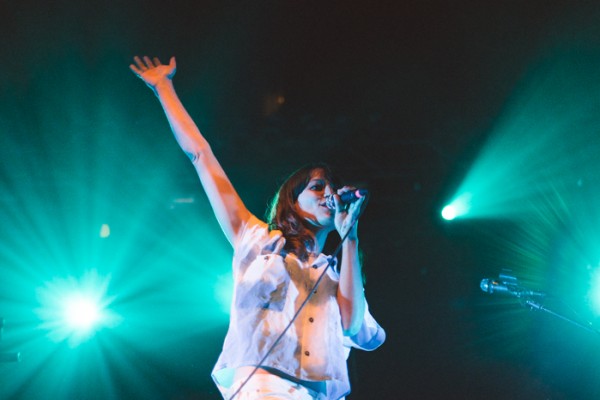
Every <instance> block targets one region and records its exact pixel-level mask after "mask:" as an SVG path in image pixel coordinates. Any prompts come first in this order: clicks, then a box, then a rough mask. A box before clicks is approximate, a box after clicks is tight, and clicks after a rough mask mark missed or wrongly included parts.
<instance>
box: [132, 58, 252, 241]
mask: <svg viewBox="0 0 600 400" xmlns="http://www.w3.org/2000/svg"><path fill="white" fill-rule="evenodd" d="M134 62H135V64H131V65H130V68H131V70H132V71H133V72H134V73H135V74H136V75H137V76H138V77H139V78H140V79H141V80H143V81H144V82H145V83H146V84H147V85H148V86H149V87H150V88H151V89H152V90H153V91H154V93H155V94H156V96H157V97H158V99H159V101H160V104H161V105H162V108H163V110H164V112H165V114H166V116H167V119H168V121H169V124H170V125H171V129H172V130H173V134H174V135H175V139H177V143H179V146H180V147H181V149H182V150H183V151H184V152H185V154H186V155H187V156H188V157H189V158H190V160H191V161H192V164H193V165H194V168H196V171H197V173H198V176H199V177H200V182H201V183H202V186H203V188H204V191H205V192H206V195H207V196H208V200H209V201H210V204H211V206H212V209H213V211H214V213H215V216H216V217H217V220H218V221H219V224H220V225H221V228H222V229H223V232H224V233H225V236H226V237H227V239H228V240H229V242H230V243H232V244H234V243H235V241H236V238H237V235H238V233H239V232H240V229H241V227H242V226H243V224H244V223H245V222H246V221H247V220H248V219H249V217H250V212H249V211H248V209H247V208H246V206H245V205H244V203H243V202H242V200H241V199H240V197H239V195H238V194H237V192H236V191H235V189H234V187H233V185H232V184H231V182H230V181H229V178H228V177H227V175H226V174H225V171H223V168H222V167H221V164H219V161H218V160H217V158H216V157H215V156H214V154H213V152H212V150H211V148H210V145H209V144H208V142H207V141H206V139H205V138H204V136H202V134H201V133H200V130H199V129H198V127H197V126H196V124H195V123H194V121H193V120H192V118H191V117H190V115H189V114H188V113H187V111H186V109H185V107H184V106H183V104H182V103H181V101H180V100H179V97H178V96H177V93H176V92H175V88H174V86H173V76H174V75H175V71H176V64H175V57H172V58H171V60H170V61H169V64H168V65H163V64H162V63H161V62H160V60H159V59H158V58H153V59H150V58H149V57H146V56H144V57H143V58H139V57H137V56H136V57H135V58H134Z"/></svg>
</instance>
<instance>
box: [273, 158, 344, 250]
mask: <svg viewBox="0 0 600 400" xmlns="http://www.w3.org/2000/svg"><path fill="white" fill-rule="evenodd" d="M315 170H321V171H323V175H324V178H325V180H326V181H327V183H328V184H330V185H331V186H332V188H334V187H335V183H336V179H335V178H334V176H333V174H332V172H331V169H330V168H329V166H328V165H327V164H324V163H315V164H308V165H305V166H303V167H301V168H300V169H298V170H296V171H295V172H293V173H292V174H291V175H290V176H289V177H288V178H287V179H286V180H285V181H284V182H283V184H282V185H281V186H280V187H279V190H278V191H277V193H276V194H275V197H274V198H273V201H272V202H271V205H270V206H269V208H268V209H267V222H268V223H269V229H270V230H274V229H278V230H280V231H282V233H283V236H284V237H285V239H286V243H285V247H284V250H286V251H288V252H290V253H294V254H295V255H296V256H297V257H298V258H300V259H301V260H303V261H306V260H307V259H308V256H309V253H310V251H311V250H312V249H313V248H314V246H315V237H314V235H313V233H312V232H311V230H310V229H309V226H308V223H307V222H306V221H305V220H304V218H302V217H301V216H300V215H299V214H298V213H297V212H296V208H295V206H296V202H297V201H298V196H299V195H300V193H302V191H303V190H304V189H305V188H306V185H308V182H310V179H311V176H312V173H313V172H314V171H315Z"/></svg>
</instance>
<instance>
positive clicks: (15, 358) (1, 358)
mask: <svg viewBox="0 0 600 400" xmlns="http://www.w3.org/2000/svg"><path fill="white" fill-rule="evenodd" d="M3 329H4V318H0V340H2V330H3ZM19 361H21V353H19V352H13V353H5V352H0V363H9V362H19Z"/></svg>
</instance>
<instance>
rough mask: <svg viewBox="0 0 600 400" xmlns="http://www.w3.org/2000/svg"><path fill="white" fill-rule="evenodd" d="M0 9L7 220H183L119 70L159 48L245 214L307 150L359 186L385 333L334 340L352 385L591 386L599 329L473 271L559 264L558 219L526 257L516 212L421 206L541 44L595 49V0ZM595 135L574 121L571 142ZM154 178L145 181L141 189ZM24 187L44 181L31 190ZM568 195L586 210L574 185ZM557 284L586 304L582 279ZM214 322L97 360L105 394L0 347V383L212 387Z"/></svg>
mask: <svg viewBox="0 0 600 400" xmlns="http://www.w3.org/2000/svg"><path fill="white" fill-rule="evenodd" d="M0 19H1V21H2V23H1V24H0V38H1V39H0V53H1V54H2V55H3V57H2V58H3V59H2V61H1V63H0V74H1V82H0V90H1V99H2V107H1V108H0V124H1V125H0V126H1V127H2V128H1V129H2V132H1V135H2V143H1V145H2V148H1V149H0V155H1V157H2V158H1V160H0V163H1V168H0V179H1V182H3V185H2V186H3V188H2V189H1V190H2V192H1V193H2V199H1V201H2V204H3V206H2V207H3V210H4V211H3V213H4V214H5V215H4V217H3V218H4V220H5V221H9V220H12V219H14V218H16V217H14V215H19V214H20V213H25V214H27V215H29V213H30V211H31V208H34V207H38V206H39V207H41V208H44V207H48V210H47V213H46V216H45V219H44V221H42V222H40V221H36V220H35V217H32V218H30V219H31V221H29V222H30V223H31V224H33V225H34V226H35V225H36V224H43V223H46V222H47V220H50V221H51V222H52V223H54V224H57V225H60V224H63V223H65V224H68V223H69V221H70V218H73V213H71V212H70V210H71V208H72V207H73V204H75V203H76V204H77V209H78V210H79V211H80V213H79V214H77V216H78V217H81V216H82V215H86V216H88V217H89V218H90V219H91V220H94V221H96V219H97V218H98V215H99V214H102V213H99V212H96V210H98V209H103V210H104V211H103V212H105V213H108V214H110V215H113V216H114V217H115V218H114V221H115V222H114V224H113V226H114V227H115V228H113V230H114V231H115V235H117V238H118V227H119V226H122V227H126V226H127V225H128V224H130V223H133V222H132V221H134V220H135V219H134V218H132V216H131V214H128V213H129V212H130V211H131V212H132V213H133V215H135V210H136V209H137V207H138V205H139V207H144V209H146V210H150V211H149V212H151V213H152V214H153V215H154V216H155V217H157V218H159V219H161V221H162V223H163V224H167V225H168V226H169V229H172V230H177V231H178V232H182V235H183V233H185V235H188V236H190V235H191V236H193V232H194V231H195V230H196V228H197V226H196V225H195V222H191V221H195V219H194V217H193V216H194V215H196V214H195V213H196V211H195V209H194V205H192V206H187V207H181V209H176V210H175V211H173V210H172V209H171V210H167V207H163V206H164V205H165V204H169V203H170V202H172V201H173V199H175V198H179V197H186V196H189V195H190V193H192V195H193V196H197V201H196V203H204V202H205V201H206V200H205V198H204V197H203V195H202V193H201V189H200V188H199V184H198V183H197V178H196V177H195V174H194V171H193V169H192V167H191V166H190V165H189V164H188V161H187V159H186V158H185V156H184V155H183V154H182V153H181V152H180V150H179V149H178V147H177V145H176V143H175V141H174V140H173V139H172V137H171V133H170V131H169V127H168V124H167V123H166V121H165V120H164V116H163V114H162V111H161V110H160V107H159V105H158V103H157V101H156V100H155V98H154V96H153V95H152V94H151V92H150V91H149V90H148V89H146V88H145V87H144V85H143V84H142V83H141V82H140V81H139V80H137V79H136V78H135V77H134V75H133V74H131V72H130V71H129V70H128V65H129V63H130V62H131V59H132V57H133V56H134V55H144V54H147V55H152V56H154V55H156V56H159V57H160V58H161V59H162V60H163V61H165V62H166V61H167V60H168V58H169V57H170V56H172V55H175V56H176V57H177V62H178V72H177V75H176V77H175V83H176V86H177V88H178V92H179V95H180V97H181V99H182V101H183V102H184V104H186V106H187V107H188V109H189V112H190V114H191V115H192V116H193V118H194V119H195V121H196V122H197V123H198V125H199V126H200V128H201V130H202V131H203V133H204V134H205V136H206V137H207V139H208V140H209V142H210V143H211V145H212V147H213V150H214V152H215V153H216V154H217V156H218V158H219V159H220V160H221V162H222V164H223V166H224V168H225V170H226V171H227V172H228V174H229V176H230V178H231V180H232V181H233V183H234V185H235V186H236V188H238V191H239V192H240V195H241V196H242V198H243V199H244V200H245V201H246V203H247V205H248V207H249V208H250V209H251V210H252V211H253V212H254V213H256V214H257V215H259V216H262V215H263V212H264V209H265V206H266V204H267V202H268V201H269V199H270V197H271V195H272V193H274V191H275V190H276V188H277V186H278V184H279V183H280V182H281V181H282V180H283V179H284V177H285V176H286V175H287V174H288V173H289V172H291V171H292V170H294V169H295V168H297V167H299V166H301V165H303V164H304V163H307V162H311V161H317V160H324V161H327V162H329V163H330V164H332V166H333V167H334V168H335V169H336V170H337V171H338V172H339V174H340V175H341V176H342V177H343V178H345V179H346V181H348V182H350V183H353V184H356V185H357V186H361V187H368V188H369V190H370V192H371V194H372V197H371V199H370V203H369V207H368V209H367V211H366V213H365V215H364V217H363V219H362V220H361V227H360V232H361V246H362V248H363V250H364V253H365V273H366V277H367V285H366V291H367V292H366V293H367V298H368V300H369V304H370V308H371V311H372V313H373V314H374V316H375V317H376V319H377V320H378V321H379V322H380V324H381V325H382V326H383V327H384V328H385V329H386V331H387V335H388V337H387V342H386V343H385V344H384V345H383V347H381V348H380V349H379V350H377V351H375V352H372V353H366V352H359V351H355V352H354V353H353V355H352V356H351V358H350V361H349V365H350V373H351V380H352V385H353V392H352V394H351V395H350V396H349V398H350V399H400V398H423V399H437V398H450V399H466V398H469V399H470V398H474V399H476V398H486V399H489V398H499V399H517V398H519V399H593V398H598V396H600V383H599V381H598V374H597V371H598V360H599V358H598V355H600V352H599V350H600V348H599V345H600V342H599V341H598V339H599V338H598V335H596V334H593V333H589V332H587V331H585V330H583V329H579V328H577V327H575V326H574V325H571V324H568V323H567V322H564V321H560V320H557V319H555V318H553V317H551V316H549V315H547V314H544V313H536V312H530V311H529V310H527V309H526V308H524V307H521V306H520V305H519V302H518V301H517V300H515V299H511V298H506V299H505V298H499V297H496V296H491V295H488V294H486V293H483V292H482V291H481V290H480V289H479V282H480V280H481V279H482V278H486V277H495V276H497V274H498V272H499V271H500V269H501V268H503V267H505V266H506V265H509V266H511V267H512V268H513V269H514V270H516V272H517V273H519V274H521V275H524V276H534V277H536V278H538V279H537V280H536V281H535V282H533V284H534V285H538V287H541V288H542V289H546V287H544V285H543V283H544V282H554V281H555V280H556V279H559V278H560V277H561V276H564V275H567V276H570V275H569V272H565V271H564V270H561V269H560V268H556V266H554V267H552V264H551V260H552V259H556V257H557V256H556V254H553V252H552V250H553V249H556V243H559V242H560V240H561V239H560V238H561V237H563V236H564V235H568V233H567V232H565V231H562V230H560V229H557V230H555V231H553V232H552V233H551V234H548V235H546V236H547V237H548V238H549V239H548V241H547V242H545V243H544V244H543V249H542V250H540V251H539V258H540V261H539V262H537V264H536V266H537V269H536V270H535V271H533V272H532V271H528V269H527V268H528V266H527V265H522V264H519V263H518V262H517V261H515V259H514V258H513V257H514V255H515V250H514V247H515V246H516V245H517V244H516V243H515V242H514V241H511V239H512V238H514V237H515V236H516V232H518V233H519V234H522V233H523V232H528V230H530V229H531V230H535V229H536V227H534V226H530V225H526V224H523V223H519V222H517V223H515V222H512V221H503V220H502V219H495V220H475V221H469V220H465V221H455V222H454V223H448V222H445V221H443V220H442V219H441V218H440V214H439V212H440V210H441V208H442V207H443V205H444V202H445V201H447V200H448V199H449V198H450V196H451V195H452V194H453V191H454V190H455V189H456V188H457V186H458V184H459V183H460V181H461V179H462V177H463V176H464V174H466V173H467V171H468V170H469V167H470V165H471V164H472V162H473V161H474V160H475V159H476V157H477V154H478V151H479V149H480V148H481V146H482V145H483V143H485V142H486V139H488V136H489V134H490V132H491V131H492V128H493V127H494V125H495V123H496V121H497V120H498V119H499V117H500V115H502V112H503V110H504V108H505V107H506V104H507V103H508V101H509V99H510V98H511V96H513V95H514V93H515V91H516V90H517V88H518V87H519V86H520V84H521V83H522V82H523V81H524V80H525V79H526V78H527V77H530V76H532V75H534V74H535V71H536V68H538V67H539V65H540V64H541V63H542V61H543V60H545V59H547V58H548V57H549V56H550V55H552V54H555V53H556V52H557V51H565V52H567V53H569V54H571V55H573V54H574V55H575V57H576V58H577V57H578V56H579V57H581V59H582V60H583V62H585V60H588V59H590V58H592V59H596V57H597V56H598V54H599V53H598V52H600V24H599V22H600V6H599V5H598V2H593V1H591V2H578V1H401V2H399V1H389V2H385V1H369V2H366V1H268V0H267V1H252V2H251V1H229V0H222V1H196V2H192V1H183V0H176V1H170V2H158V1H155V0H152V1H139V0H132V1H128V2H125V1H114V2H108V1H100V2H94V1H90V2H75V1H65V0H59V1H54V2H36V1H31V0H24V1H16V2H9V1H4V0H2V1H1V2H0ZM280 96H282V97H283V98H284V99H285V101H284V102H283V104H278V103H277V101H276V100H277V98H278V97H280ZM597 134H598V132H597V131H594V130H591V131H590V133H589V135H590V141H597V139H596V138H597ZM542 156H543V155H542ZM547 162H549V163H550V162H553V160H547ZM158 175H160V176H161V177H163V180H161V182H163V184H164V186H160V187H157V186H154V185H156V182H157V181H158V180H159V179H158V178H157V176H158ZM107 176H110V177H112V178H111V179H107ZM164 182H167V183H164ZM48 193H51V195H49V194H48ZM40 196H41V197H43V196H49V197H48V198H46V200H45V201H43V202H41V203H35V201H36V200H39V199H40ZM579 196H580V200H581V201H583V202H585V203H586V204H588V206H589V207H590V208H593V202H592V201H591V199H593V198H594V197H593V196H592V197H586V196H587V195H586V194H585V193H583V192H582V193H581V194H580V195H579ZM34 203H35V204H34ZM107 203H110V207H111V208H108V206H107ZM590 203H591V204H590ZM82 204H85V206H82ZM87 207H89V208H87ZM198 207H200V208H202V207H205V205H202V204H201V205H198ZM24 209H25V211H24ZM123 210H125V211H123ZM174 212H175V213H179V214H178V215H177V216H176V217H173V215H172V214H173V213H174ZM0 213H2V212H0ZM31 215H35V213H31ZM590 217H591V216H590ZM173 219H176V221H177V223H176V224H174V225H169V224H173V222H172V221H173ZM187 221H190V222H187ZM96 222H99V220H98V221H96ZM0 223H1V222H0ZM213 225H214V223H213ZM565 225H569V221H567V222H566V224H565ZM174 226H175V227H174ZM27 229H31V225H30V226H29V228H27ZM124 229H125V230H126V228H124ZM24 230H26V229H24ZM134 232H135V231H134ZM214 232H215V234H216V235H218V229H215V230H214ZM2 235H3V236H2V238H3V241H4V242H5V245H4V246H3V247H2V253H3V257H2V262H3V264H4V266H3V267H2V268H5V270H6V271H8V270H10V269H11V268H13V267H12V265H13V261H14V258H15V257H18V254H19V252H20V250H22V249H25V248H27V249H28V250H29V251H33V252H36V251H37V246H40V244H41V245H42V246H43V243H44V240H43V238H42V240H40V241H39V242H30V243H29V245H28V246H27V247H25V246H23V247H22V248H21V247H19V248H17V249H15V248H14V247H11V246H12V245H11V243H12V242H14V241H16V240H17V239H16V238H19V237H24V236H26V234H25V233H23V232H21V231H20V230H19V229H18V225H17V224H14V223H12V224H8V223H7V224H5V225H4V228H3V229H2ZM133 236H134V237H133V239H131V240H132V241H133V243H135V244H134V245H132V246H135V247H136V248H137V249H138V250H139V251H140V252H146V253H148V252H152V249H155V248H156V246H157V243H161V244H160V246H163V247H168V248H172V247H175V248H178V250H177V254H179V253H181V254H189V253H193V252H194V251H195V250H196V247H195V246H196V244H195V243H199V242H202V240H203V238H202V237H198V238H193V237H192V238H189V241H186V242H185V243H181V242H178V241H177V240H176V239H169V238H171V236H169V237H168V238H165V237H163V238H162V239H161V238H158V237H154V236H151V235H150V236H143V235H142V236H143V237H141V238H139V239H136V237H135V235H133ZM157 236H160V235H157ZM165 240H167V241H168V240H172V243H168V242H167V243H165ZM196 240H197V241H196ZM67 242H68V240H67V239H65V247H67V246H68V243H67ZM518 246H523V247H525V248H527V246H528V244H527V243H518ZM159 248H160V247H159ZM528 250H530V249H526V251H528ZM105 251H110V249H108V250H107V249H105ZM204 251H210V249H208V250H207V249H205V250H204ZM159 252H160V250H159V251H155V253H159ZM15 254H17V256H15ZM169 254H171V253H169ZM553 257H554V258H553ZM131 258H132V259H133V258H134V257H133V256H131ZM178 261H179V260H177V259H176V258H174V262H178ZM596 261H597V260H596ZM62 272H64V271H62ZM135 273H137V272H135V271H131V274H135ZM156 273H157V274H158V273H160V272H159V271H157V272H156ZM573 274H575V272H573ZM121 275H124V273H121ZM6 276H8V275H6ZM167 279H168V278H167ZM578 279H583V278H580V277H579V276H577V275H575V277H574V278H573V281H577V280H578ZM4 284H5V285H7V286H10V285H11V282H10V280H9V279H8V278H6V279H4ZM209 285H210V283H209ZM565 286H568V285H565ZM13 294H14V293H13V291H11V290H7V291H6V292H5V295H4V296H3V297H2V303H0V304H2V306H3V307H4V310H0V314H2V313H4V315H7V314H10V307H12V305H13V300H14V297H11V296H12V295H13ZM193 295H194V294H193V293H190V294H188V295H187V296H193ZM16 297H17V298H18V295H17V296H16ZM569 300H572V301H573V304H574V307H575V308H577V309H578V311H579V312H580V314H581V315H582V317H584V318H585V317H587V319H594V318H595V317H594V316H593V315H591V312H590V311H589V310H588V309H587V308H586V307H587V304H584V302H585V300H584V296H583V295H582V294H581V293H579V292H578V293H575V294H572V295H571V296H570V298H569ZM167 308H168V307H167ZM8 322H10V321H8V320H7V324H8ZM5 329H6V334H7V335H8V333H9V326H8V325H7V327H6V328H5ZM182 329H188V328H182ZM190 329H192V331H193V332H197V331H196V330H194V329H193V328H190ZM225 329H226V326H225V325H223V324H221V325H219V326H218V327H215V328H214V329H211V330H207V331H203V332H202V333H198V334H190V335H189V337H186V338H185V339H181V340H180V341H179V342H177V343H175V344H171V346H172V348H171V349H166V350H165V349H163V350H162V351H164V352H168V351H176V352H177V354H176V355H174V357H176V358H177V360H176V361H173V360H169V361H168V362H163V360H164V359H163V358H161V357H162V356H155V355H153V354H152V353H151V352H142V351H138V352H134V351H131V352H127V351H124V353H123V354H122V356H123V357H124V358H129V359H130V360H135V361H130V362H131V363H132V364H136V367H137V368H140V369H142V370H143V371H144V372H142V373H140V374H138V375H137V379H135V380H134V379H132V378H131V377H130V376H129V375H128V374H127V373H121V372H113V373H110V374H109V375H110V377H109V378H108V380H107V381H108V382H109V384H110V385H113V387H112V389H111V390H110V393H111V394H110V395H108V396H107V395H106V394H105V392H102V391H100V392H96V391H95V390H94V389H93V385H91V384H90V386H87V384H86V383H85V382H86V380H85V379H81V377H77V375H76V374H73V375H72V376H71V378H69V379H70V380H69V381H68V382H67V383H65V382H64V381H63V383H62V386H61V387H62V388H63V389H61V391H58V392H54V389H55V388H56V383H55V382H52V381H47V380H45V381H44V382H43V383H37V384H35V390H34V389H27V387H28V385H29V383H28V382H32V381H33V382H35V379H36V376H37V374H41V373H42V372H40V371H43V369H44V366H43V365H42V366H40V369H39V370H38V371H34V372H33V373H32V372H28V373H27V374H24V375H23V376H20V375H19V374H18V373H14V372H11V373H10V374H8V373H7V372H6V371H7V370H8V369H9V368H12V366H9V365H0V367H1V368H2V369H3V370H4V371H5V376H9V377H10V378H11V379H14V380H15V382H18V383H17V384H14V385H13V384H11V385H7V386H5V387H10V390H8V389H5V391H6V395H7V396H8V397H9V398H15V399H21V398H22V399H26V398H27V399H28V398H45V394H46V393H51V394H52V396H51V397H52V398H96V396H100V397H103V398H106V397H114V398H157V399H158V398H170V399H192V398H193V399H196V398H197V399H212V398H218V395H217V392H216V389H215V387H214V385H213V384H212V382H211V380H210V370H211V368H212V366H213V364H214V362H215V361H216V357H217V356H218V353H219V349H220V346H221V343H222V339H223V337H224V335H225ZM109 339H110V338H106V337H105V338H104V339H103V340H107V341H108V340H109ZM8 340H9V337H7V340H6V341H7V342H8ZM141 340H143V339H141ZM16 343H17V344H18V345H19V346H18V347H19V348H20V349H21V350H24V347H26V344H27V342H26V341H24V340H22V341H19V340H17V341H16ZM173 349H176V350H173ZM63 350H64V349H63ZM167 359H168V357H167ZM24 363H25V362H24V361H23V362H22V363H21V364H24ZM46 367H47V368H55V367H54V366H51V365H47V366H46ZM19 368H20V371H23V370H25V369H26V367H25V366H23V365H21V366H19ZM58 368H60V367H58ZM24 376H25V378H24ZM91 376H92V378H90V377H89V376H88V377H87V378H88V379H92V380H93V373H91ZM31 385H34V383H31ZM139 388H145V389H144V390H140V389H139ZM1 393H2V392H0V394H1ZM99 393H101V395H100V394H99Z"/></svg>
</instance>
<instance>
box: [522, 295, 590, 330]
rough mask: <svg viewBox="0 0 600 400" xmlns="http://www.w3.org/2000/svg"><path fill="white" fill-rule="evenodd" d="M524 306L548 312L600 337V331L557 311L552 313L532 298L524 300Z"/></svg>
mask: <svg viewBox="0 0 600 400" xmlns="http://www.w3.org/2000/svg"><path fill="white" fill-rule="evenodd" d="M523 306H529V308H530V309H531V310H537V311H544V312H546V313H548V314H550V315H553V316H555V317H557V318H559V319H562V320H563V321H567V322H570V323H572V324H573V325H575V326H578V327H580V328H583V329H585V330H586V331H588V332H592V333H595V334H597V335H600V331H597V330H596V329H594V328H592V327H591V326H588V325H584V324H582V323H580V322H577V321H575V320H573V319H571V318H567V317H566V316H564V315H562V314H559V313H557V312H556V311H552V310H550V309H549V308H546V307H544V306H543V305H542V304H540V303H537V302H535V301H533V300H531V299H530V298H526V299H524V300H523Z"/></svg>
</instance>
